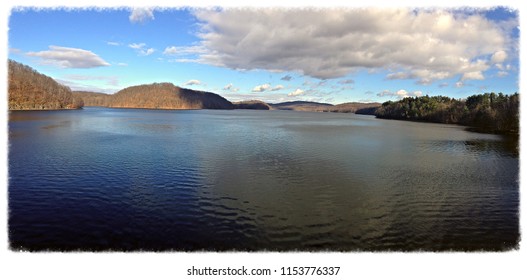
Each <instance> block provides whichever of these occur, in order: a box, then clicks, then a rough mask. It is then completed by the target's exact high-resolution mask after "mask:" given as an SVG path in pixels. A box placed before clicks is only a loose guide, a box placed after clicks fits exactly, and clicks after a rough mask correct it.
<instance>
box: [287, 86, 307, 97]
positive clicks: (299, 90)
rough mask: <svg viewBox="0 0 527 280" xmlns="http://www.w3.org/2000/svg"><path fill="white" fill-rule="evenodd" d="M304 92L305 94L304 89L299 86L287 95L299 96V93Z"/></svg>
mask: <svg viewBox="0 0 527 280" xmlns="http://www.w3.org/2000/svg"><path fill="white" fill-rule="evenodd" d="M302 94H304V91H303V90H301V89H299V88H297V89H295V90H294V91H292V92H290V93H288V94H287V96H299V95H302Z"/></svg>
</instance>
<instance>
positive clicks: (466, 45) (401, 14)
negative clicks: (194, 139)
mask: <svg viewBox="0 0 527 280" xmlns="http://www.w3.org/2000/svg"><path fill="white" fill-rule="evenodd" d="M194 13H195V15H196V17H197V18H198V20H199V21H200V22H201V30H200V32H199V33H198V34H197V35H198V36H199V37H200V38H201V42H200V45H201V46H203V48H204V49H205V50H206V51H205V52H203V53H198V58H197V59H195V60H194V62H200V63H206V64H212V65H216V66H222V67H228V68H231V69H242V70H244V69H245V70H250V69H264V70H270V71H295V72H299V73H301V74H304V75H308V76H311V77H314V78H319V79H330V78H339V77H343V76H345V75H347V74H349V73H350V72H353V71H356V70H361V69H369V70H371V69H387V70H389V71H391V72H394V73H393V74H390V75H389V76H388V77H387V78H388V79H416V80H417V82H418V83H421V84H429V83H431V82H433V81H436V80H442V79H447V78H452V77H454V76H463V75H464V74H465V73H469V72H477V71H480V72H483V71H486V70H487V69H488V67H489V63H492V62H497V61H501V60H504V59H506V58H507V56H506V54H507V53H508V52H510V51H511V50H510V49H508V48H507V46H511V45H514V44H510V42H511V40H515V39H512V38H510V36H509V35H508V33H507V32H508V31H509V30H510V28H513V27H514V26H518V24H517V18H514V19H513V20H512V21H513V24H511V23H507V26H504V25H500V24H502V22H499V21H491V20H488V19H487V18H485V16H483V15H480V14H478V13H477V12H476V13H468V12H465V11H463V10H446V9H417V10H416V9H404V8H403V9H390V8H362V9H342V8H339V9H224V10H221V9H207V10H196V11H195V12H194ZM306 18H307V19H309V21H306V20H305V19H306ZM240 22H243V24H240ZM514 23H515V24H514ZM507 28H509V29H507ZM504 54H505V55H504ZM478 60H481V62H478ZM491 61H492V62H491ZM482 75H483V74H482ZM482 75H475V74H468V75H465V78H467V79H468V78H470V77H476V78H480V77H482Z"/></svg>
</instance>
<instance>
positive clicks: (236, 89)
mask: <svg viewBox="0 0 527 280" xmlns="http://www.w3.org/2000/svg"><path fill="white" fill-rule="evenodd" d="M223 90H227V91H230V92H237V91H238V90H240V89H239V88H236V87H234V86H233V85H232V83H230V84H228V85H226V86H224V87H223Z"/></svg>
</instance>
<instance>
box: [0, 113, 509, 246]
mask: <svg viewBox="0 0 527 280" xmlns="http://www.w3.org/2000/svg"><path fill="white" fill-rule="evenodd" d="M518 170H519V163H518V151H517V143H516V142H515V141H512V142H511V141H509V140H507V139H504V138H503V137H502V136H498V135H490V134H480V133H474V132H469V131H466V130H465V128H464V127H461V126H452V125H443V124H429V123H414V122H404V121H393V120H380V119H375V118H374V117H372V116H360V115H354V114H337V113H312V112H294V111H253V110H234V111H214V110H198V111H164V110H135V109H108V108H89V107H88V108H85V109H83V110H71V111H47V112H11V113H10V116H9V188H8V190H9V195H8V197H9V241H10V245H11V248H12V249H15V250H18V249H23V250H88V251H92V250H118V251H123V250H125V251H128V250H148V251H150V250H155V251H165V250H176V251H181V250H203V249H204V250H208V251H216V250H242V251H246V250H249V251H253V250H272V251H274V250H280V251H291V250H309V251H313V250H330V251H356V250H359V251H372V250H373V251H379V250H382V251H384V250H396V251H414V250H426V251H443V250H455V251H465V250H471V251H473V250H478V251H479V250H484V251H487V250H509V249H511V248H515V247H516V246H517V244H518V241H519V219H518V209H519V184H518V172H519V171H518Z"/></svg>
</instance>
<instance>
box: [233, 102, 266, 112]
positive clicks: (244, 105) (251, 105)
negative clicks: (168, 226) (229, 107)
mask: <svg viewBox="0 0 527 280" xmlns="http://www.w3.org/2000/svg"><path fill="white" fill-rule="evenodd" d="M232 104H233V105H234V107H235V109H252V110H270V109H271V106H269V104H267V103H265V102H263V101H260V100H249V101H239V102H233V103H232Z"/></svg>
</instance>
